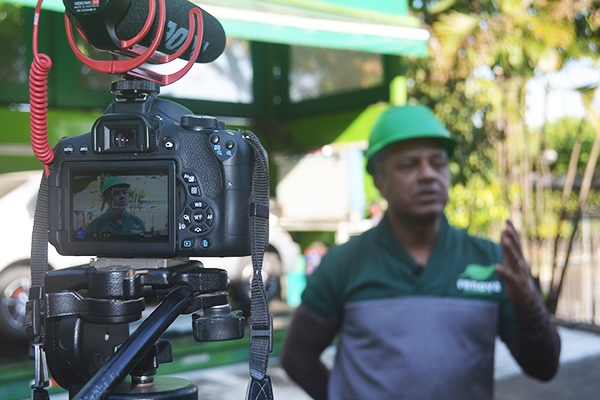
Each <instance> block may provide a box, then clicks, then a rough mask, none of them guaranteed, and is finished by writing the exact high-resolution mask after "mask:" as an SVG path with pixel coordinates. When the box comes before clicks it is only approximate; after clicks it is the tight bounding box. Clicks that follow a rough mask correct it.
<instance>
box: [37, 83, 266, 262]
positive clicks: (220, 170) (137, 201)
mask: <svg viewBox="0 0 600 400" xmlns="http://www.w3.org/2000/svg"><path fill="white" fill-rule="evenodd" d="M112 91H113V93H115V94H116V96H117V97H116V99H115V101H114V102H113V103H112V104H111V105H110V106H109V107H108V109H107V110H106V112H105V114H104V115H102V116H101V117H100V118H98V120H97V121H96V122H95V123H94V125H93V127H92V130H91V132H88V133H85V134H83V135H79V136H76V137H70V138H64V139H62V140H61V141H60V142H59V143H58V144H57V145H56V147H55V162H54V168H53V170H52V172H51V174H50V176H49V178H48V202H49V209H50V210H53V212H52V213H51V214H50V219H49V231H50V242H51V243H52V244H53V245H54V246H55V247H56V249H57V250H58V252H59V253H61V254H63V255H76V256H83V255H94V256H101V257H134V258H139V257H143V258H152V257H160V258H173V257H191V256H196V257H200V256H205V257H208V256H211V257H229V256H242V255H248V254H250V247H251V238H250V216H249V208H250V199H251V191H252V173H253V162H254V155H253V154H254V153H253V149H252V147H251V146H250V145H249V144H248V143H247V141H246V140H245V139H243V137H242V134H241V132H240V131H237V130H229V129H227V128H226V126H225V124H224V123H223V122H221V121H219V120H217V119H216V118H214V117H211V116H203V115H195V114H192V113H191V112H190V111H189V110H188V109H186V108H185V107H183V106H181V105H179V104H176V103H174V102H170V101H168V100H164V99H159V98H158V97H156V96H152V95H150V94H151V93H153V92H157V91H158V85H157V84H155V83H152V82H148V81H143V80H124V81H117V82H114V83H113V87H112Z"/></svg>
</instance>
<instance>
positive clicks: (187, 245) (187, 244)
mask: <svg viewBox="0 0 600 400" xmlns="http://www.w3.org/2000/svg"><path fill="white" fill-rule="evenodd" d="M192 247H194V239H184V240H182V241H181V248H182V249H191V248H192Z"/></svg>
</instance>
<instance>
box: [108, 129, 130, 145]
mask: <svg viewBox="0 0 600 400" xmlns="http://www.w3.org/2000/svg"><path fill="white" fill-rule="evenodd" d="M113 144H114V146H115V147H132V146H135V130H133V129H126V130H114V131H113Z"/></svg>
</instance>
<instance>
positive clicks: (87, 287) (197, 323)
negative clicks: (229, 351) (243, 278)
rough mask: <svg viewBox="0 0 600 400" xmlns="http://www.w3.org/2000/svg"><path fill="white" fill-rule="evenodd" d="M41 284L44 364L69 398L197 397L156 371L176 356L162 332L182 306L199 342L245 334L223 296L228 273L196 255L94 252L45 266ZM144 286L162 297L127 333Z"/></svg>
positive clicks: (241, 322) (188, 385)
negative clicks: (76, 263) (84, 259)
mask: <svg viewBox="0 0 600 400" xmlns="http://www.w3.org/2000/svg"><path fill="white" fill-rule="evenodd" d="M153 262H156V265H154V266H153V268H148V267H147V266H148V263H150V264H152V263H153ZM140 264H142V265H143V266H142V267H140ZM165 265H168V266H165ZM156 266H160V268H156ZM45 288H46V311H47V314H46V329H45V332H46V337H45V350H46V356H47V360H48V367H49V369H50V371H51V373H52V376H53V378H54V379H55V380H56V382H57V383H58V384H59V385H60V386H61V387H63V388H65V389H67V390H68V391H69V397H70V398H76V399H96V398H109V399H111V400H112V399H115V400H116V399H119V400H120V399H136V398H143V399H152V400H153V399H176V400H179V399H181V400H188V399H189V400H191V399H194V400H196V399H197V398H198V389H197V387H196V386H195V385H194V384H193V383H192V382H189V381H187V380H184V379H179V378H170V377H156V376H155V374H156V369H157V368H158V366H159V365H160V364H161V363H164V362H170V361H172V360H173V358H172V353H171V345H170V343H169V342H168V341H164V340H159V338H160V336H161V335H162V334H163V333H164V332H165V330H166V329H167V328H168V327H169V326H170V325H171V323H173V321H174V320H175V319H176V318H177V317H178V316H179V315H180V314H192V328H193V335H194V339H195V340H196V341H198V342H206V341H216V340H231V339H240V338H242V337H243V335H244V318H243V317H242V316H241V315H240V314H239V312H237V311H236V312H232V310H231V307H230V305H229V303H228V298H227V293H226V289H227V273H226V272H225V271H223V270H220V269H211V268H203V266H202V263H200V262H198V261H188V260H146V259H98V260H96V261H95V262H94V263H93V264H90V265H89V266H82V267H74V268H68V269H63V270H56V271H50V272H48V273H47V274H46V277H45ZM148 291H151V292H152V293H154V294H157V295H159V296H161V297H162V301H161V302H160V303H159V305H158V306H157V307H156V308H155V309H154V311H153V312H152V313H151V314H150V316H148V317H147V318H146V319H145V320H144V321H143V322H142V324H141V325H140V326H139V327H138V328H137V329H136V330H135V331H134V332H133V333H132V334H131V335H130V334H129V323H131V322H134V321H137V320H139V319H140V318H141V313H142V311H144V309H145V301H144V294H145V293H147V292H148ZM127 375H130V378H126V376H127Z"/></svg>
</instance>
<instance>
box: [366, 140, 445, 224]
mask: <svg viewBox="0 0 600 400" xmlns="http://www.w3.org/2000/svg"><path fill="white" fill-rule="evenodd" d="M393 146H394V147H393V148H392V149H391V151H390V153H389V154H388V155H387V157H386V158H385V159H384V160H383V162H382V168H381V169H380V171H378V173H377V174H376V175H375V178H374V179H375V186H376V187H377V189H379V191H380V192H381V195H382V196H383V197H384V198H385V199H386V200H387V202H388V208H389V211H390V213H392V216H393V217H400V218H404V219H410V220H424V219H430V218H435V217H437V216H438V215H439V214H440V213H441V212H442V211H443V210H444V207H445V206H446V203H447V202H448V188H449V187H450V171H449V169H448V153H447V152H446V150H445V149H444V148H443V147H442V146H441V144H440V143H439V141H437V140H435V139H414V140H408V141H406V142H401V143H398V144H396V145H393Z"/></svg>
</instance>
